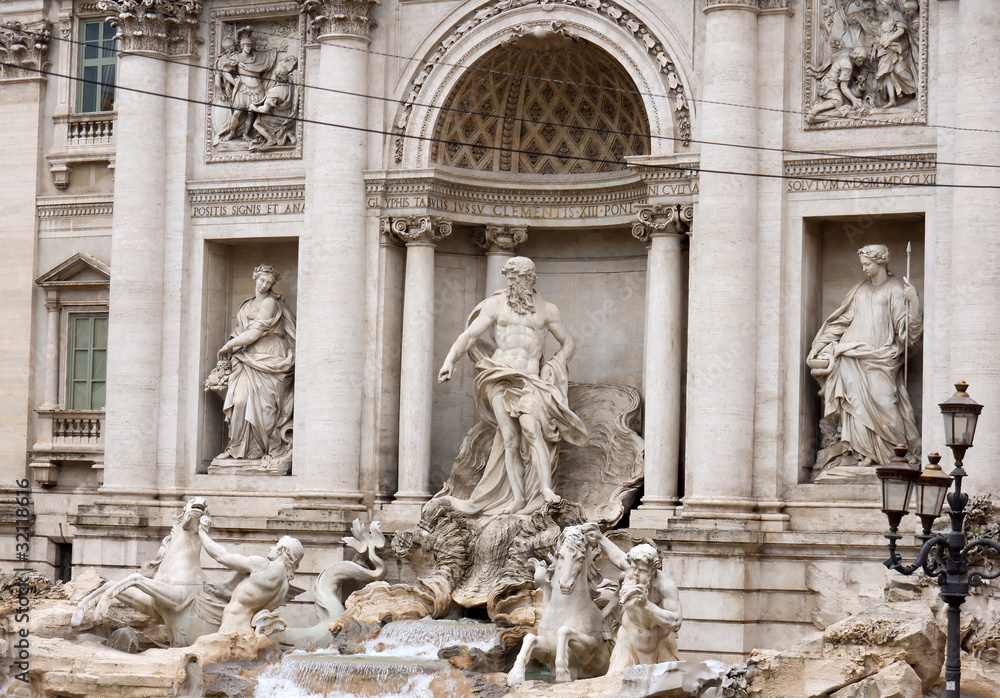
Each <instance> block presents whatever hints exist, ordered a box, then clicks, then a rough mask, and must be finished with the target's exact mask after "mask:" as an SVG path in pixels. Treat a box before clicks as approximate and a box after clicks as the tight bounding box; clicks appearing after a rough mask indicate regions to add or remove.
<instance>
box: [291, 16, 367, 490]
mask: <svg viewBox="0 0 1000 698" xmlns="http://www.w3.org/2000/svg"><path fill="white" fill-rule="evenodd" d="M375 4H376V3H375V2H373V1H372V0H367V1H363V2H354V1H352V0H327V1H325V2H324V1H322V0H300V9H301V12H303V13H304V14H306V15H308V16H309V17H310V18H311V25H312V32H311V35H312V37H313V40H314V41H315V43H314V44H313V46H312V47H311V48H310V49H309V50H310V51H313V52H318V54H319V56H318V61H310V65H316V63H317V62H318V67H319V70H318V71H317V72H316V73H314V74H312V75H307V76H306V82H308V83H309V84H310V85H312V86H314V87H315V88H317V89H314V90H310V94H309V99H308V100H307V101H306V111H307V113H306V115H305V116H306V119H307V121H306V125H305V134H304V137H303V141H304V145H303V147H304V155H305V161H306V169H307V171H309V172H311V176H310V177H309V178H308V180H307V182H306V211H305V224H304V226H303V231H302V236H301V238H300V240H299V280H300V285H299V289H300V290H299V306H298V307H299V316H298V331H299V336H298V343H297V346H298V347H299V351H298V359H297V362H296V367H295V371H296V380H295V385H296V395H295V400H296V403H295V414H296V425H295V429H296V431H295V458H296V463H297V466H296V469H297V472H298V473H301V474H302V476H303V479H304V489H305V490H308V493H307V494H305V495H303V496H301V497H299V504H297V506H301V507H304V508H310V507H321V508H323V507H327V508H328V507H334V508H337V509H339V510H351V509H358V508H360V507H361V505H360V501H361V492H360V491H359V487H360V473H361V440H362V439H361V420H362V412H363V398H364V385H363V382H364V381H363V377H364V367H365V357H364V347H365V346H366V342H365V341H364V336H365V332H366V328H365V293H366V289H367V283H368V278H367V274H366V269H367V265H366V254H365V239H366V235H365V231H366V219H365V185H364V176H363V175H364V170H365V167H366V162H367V160H366V157H367V144H368V137H367V135H366V133H365V129H367V128H368V104H367V100H366V98H365V97H364V95H365V94H366V93H367V92H368V90H369V84H368V45H369V35H370V32H371V31H372V29H373V28H374V27H375V26H376V23H375V22H374V21H373V20H372V18H371V16H370V13H371V10H372V8H373V6H374V5H375ZM331 115H335V117H336V119H335V120H336V122H337V123H338V124H340V125H342V126H343V127H344V128H334V127H330V126H326V125H320V124H322V123H323V122H327V121H329V120H330V119H331Z"/></svg>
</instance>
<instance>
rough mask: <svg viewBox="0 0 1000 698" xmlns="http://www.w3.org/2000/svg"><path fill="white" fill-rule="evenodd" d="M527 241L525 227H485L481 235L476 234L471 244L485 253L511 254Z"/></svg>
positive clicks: (504, 225) (506, 225)
mask: <svg viewBox="0 0 1000 698" xmlns="http://www.w3.org/2000/svg"><path fill="white" fill-rule="evenodd" d="M527 239H528V229H527V228H526V227H525V226H523V225H522V226H516V225H515V226H512V225H508V224H506V223H504V224H503V225H487V226H486V228H485V229H484V230H483V232H482V233H478V234H477V235H476V236H475V238H473V242H474V243H476V244H477V245H479V246H480V247H482V248H483V249H485V250H486V251H487V252H490V251H495V250H502V251H503V252H513V251H514V250H515V249H516V248H517V247H518V246H520V245H522V244H524V242H525V241H526V240H527Z"/></svg>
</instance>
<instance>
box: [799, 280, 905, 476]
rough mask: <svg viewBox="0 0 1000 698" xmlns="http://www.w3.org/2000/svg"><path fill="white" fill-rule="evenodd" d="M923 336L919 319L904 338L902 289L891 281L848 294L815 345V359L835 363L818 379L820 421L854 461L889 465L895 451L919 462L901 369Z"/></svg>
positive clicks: (867, 283) (857, 288) (864, 285)
mask: <svg viewBox="0 0 1000 698" xmlns="http://www.w3.org/2000/svg"><path fill="white" fill-rule="evenodd" d="M907 331H908V332H909V337H908V340H907ZM922 333H923V319H922V318H921V317H920V316H919V315H916V316H911V317H910V319H909V329H908V330H907V303H906V297H905V290H904V286H903V282H902V281H900V280H899V279H897V278H895V277H889V278H888V280H886V282H885V283H883V284H880V285H877V286H876V285H875V284H873V283H872V282H871V279H866V280H865V281H862V282H861V283H859V284H858V285H856V286H855V287H854V288H852V289H851V290H850V291H849V292H848V294H847V297H846V298H845V299H844V302H843V304H842V305H841V306H840V307H839V308H837V309H836V310H835V311H833V314H831V315H830V317H828V318H827V320H826V322H825V323H824V324H823V327H822V328H821V329H820V331H819V332H818V333H817V335H816V338H815V339H814V340H813V353H817V354H819V355H821V356H822V355H826V354H831V353H832V355H833V356H834V359H833V365H832V370H831V371H830V372H829V373H828V374H827V375H825V376H824V375H819V376H817V380H818V381H819V383H820V396H821V397H822V400H823V416H824V417H826V418H830V419H839V422H840V427H841V434H840V440H841V442H842V444H843V445H844V446H846V448H847V449H849V450H851V451H853V452H854V453H855V454H856V455H857V456H858V457H859V458H870V459H871V460H872V461H873V462H874V463H875V464H878V465H881V464H884V463H888V462H889V460H891V459H892V457H893V450H892V449H893V446H894V445H895V444H904V445H906V446H907V448H908V449H909V452H910V455H913V456H916V457H918V458H919V456H920V432H919V431H918V430H917V425H916V420H915V419H914V414H913V406H912V405H911V404H910V397H909V395H908V394H907V392H906V386H905V385H904V383H903V379H904V378H903V371H901V370H900V369H901V367H902V365H903V357H904V354H905V352H906V347H907V345H909V346H912V345H913V344H914V343H915V342H917V341H918V340H919V339H920V336H921V334H922ZM831 344H832V346H830V345H831ZM818 465H820V466H822V465H823V464H818Z"/></svg>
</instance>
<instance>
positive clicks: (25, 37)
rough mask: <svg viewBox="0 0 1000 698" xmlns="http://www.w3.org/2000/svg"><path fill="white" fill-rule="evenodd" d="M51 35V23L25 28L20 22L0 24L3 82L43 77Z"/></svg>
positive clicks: (0, 75)
mask: <svg viewBox="0 0 1000 698" xmlns="http://www.w3.org/2000/svg"><path fill="white" fill-rule="evenodd" d="M51 36H52V31H51V25H50V24H49V23H48V22H35V23H34V24H30V25H27V26H25V25H24V24H22V23H21V22H7V23H6V24H2V25H0V58H2V59H3V64H2V65H0V79H13V78H40V77H44V75H42V73H41V72H40V71H43V70H45V69H46V68H48V66H49V63H47V62H46V61H45V57H46V55H47V54H48V51H49V38H50V37H51Z"/></svg>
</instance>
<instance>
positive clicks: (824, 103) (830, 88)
mask: <svg viewBox="0 0 1000 698" xmlns="http://www.w3.org/2000/svg"><path fill="white" fill-rule="evenodd" d="M867 56H868V52H867V51H865V50H864V49H863V48H860V47H855V48H853V49H850V50H848V49H844V50H843V51H841V52H840V53H838V54H837V57H836V58H834V59H833V61H831V62H830V64H829V65H828V66H825V70H824V69H819V70H817V69H815V68H812V67H810V66H806V73H807V74H808V75H809V76H810V77H814V78H817V79H818V80H819V84H818V85H817V88H816V94H817V95H818V96H819V97H820V98H821V99H819V100H817V101H816V103H815V104H813V106H812V108H811V109H810V110H809V114H808V119H809V120H810V121H815V120H816V117H817V115H818V114H820V113H822V112H826V111H831V110H832V111H833V114H834V115H835V116H847V114H848V113H849V112H850V110H851V107H852V106H853V107H854V108H855V109H860V108H861V107H862V104H861V99H862V97H861V95H860V94H858V92H857V91H856V88H855V86H854V82H855V71H856V70H857V69H858V68H859V67H860V66H861V65H863V64H864V62H865V59H866V58H867Z"/></svg>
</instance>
